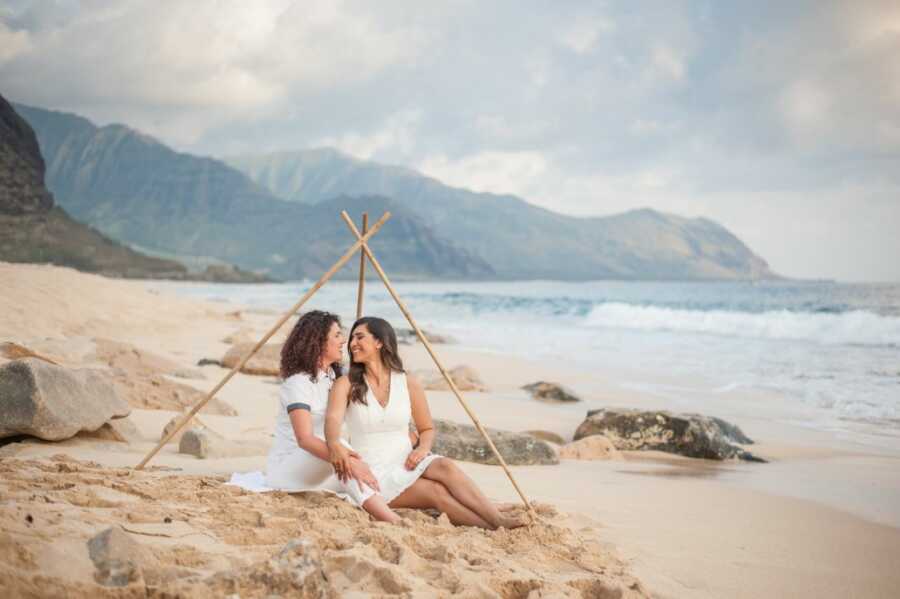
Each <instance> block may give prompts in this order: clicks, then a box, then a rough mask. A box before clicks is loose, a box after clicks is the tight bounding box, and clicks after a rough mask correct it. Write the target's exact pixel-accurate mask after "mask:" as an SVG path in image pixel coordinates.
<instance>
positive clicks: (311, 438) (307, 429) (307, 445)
mask: <svg viewBox="0 0 900 599" xmlns="http://www.w3.org/2000/svg"><path fill="white" fill-rule="evenodd" d="M289 416H290V418H291V427H292V428H293V429H294V438H295V439H297V445H299V446H300V448H301V449H305V450H306V451H308V452H309V453H311V454H313V455H314V456H316V457H317V458H319V459H320V460H325V461H326V462H327V461H329V460H328V458H329V454H328V446H327V445H326V444H325V441H323V440H322V439H320V438H319V437H317V436H315V435H314V434H313V426H312V414H310V413H309V410H304V409H302V408H301V409H296V410H291V412H290V414H289Z"/></svg>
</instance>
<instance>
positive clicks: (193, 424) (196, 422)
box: [159, 415, 208, 443]
mask: <svg viewBox="0 0 900 599" xmlns="http://www.w3.org/2000/svg"><path fill="white" fill-rule="evenodd" d="M181 418H182V416H181V415H179V416H174V417H172V419H171V420H169V423H168V424H166V426H165V427H163V431H162V434H161V435H160V436H159V438H160V440H162V439H163V438H164V437H165V436H166V435H168V434H169V431H171V430H172V429H173V428H175V425H177V424H178V421H179V420H180V419H181ZM192 428H197V429H205V428H208V427H207V426H206V425H205V424H204V423H203V422H201V421H200V419H199V418H197V417H196V416H194V417H193V418H191V419H190V420H188V421H187V423H186V424H185V425H184V426H183V427H181V429H180V430H179V431H178V432H177V433H175V435H174V436H173V437H172V438H171V439H169V443H180V442H181V437H182V435H184V433H185V432H186V431H188V430H190V429H192Z"/></svg>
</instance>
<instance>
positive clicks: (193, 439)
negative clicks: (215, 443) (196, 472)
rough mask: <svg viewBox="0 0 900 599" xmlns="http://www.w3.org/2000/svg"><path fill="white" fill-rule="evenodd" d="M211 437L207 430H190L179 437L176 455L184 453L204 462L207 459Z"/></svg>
mask: <svg viewBox="0 0 900 599" xmlns="http://www.w3.org/2000/svg"><path fill="white" fill-rule="evenodd" d="M211 440H212V435H210V434H209V431H208V430H207V429H199V428H191V429H188V430H186V431H185V432H184V434H182V435H181V440H180V441H179V442H178V453H186V454H188V455H192V456H194V457H197V458H200V459H201V460H205V459H206V458H207V457H209V453H210V444H211V443H210V441H211Z"/></svg>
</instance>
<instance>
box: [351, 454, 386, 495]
mask: <svg viewBox="0 0 900 599" xmlns="http://www.w3.org/2000/svg"><path fill="white" fill-rule="evenodd" d="M350 476H352V477H353V478H355V479H356V480H357V481H359V482H360V483H361V484H363V485H366V486H368V487H369V488H370V489H372V490H373V491H376V492H380V491H381V487H379V486H378V479H377V478H375V475H374V474H372V471H371V470H370V469H369V465H368V464H366V463H365V462H364V461H362V460H361V459H358V458H353V459H351V460H350ZM360 490H362V489H360Z"/></svg>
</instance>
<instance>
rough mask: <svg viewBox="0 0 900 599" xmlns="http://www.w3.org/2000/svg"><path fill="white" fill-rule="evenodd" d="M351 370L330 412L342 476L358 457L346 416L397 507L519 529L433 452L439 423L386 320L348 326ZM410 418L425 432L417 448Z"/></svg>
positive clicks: (333, 451)
mask: <svg viewBox="0 0 900 599" xmlns="http://www.w3.org/2000/svg"><path fill="white" fill-rule="evenodd" d="M348 348H349V351H350V372H349V375H348V376H342V377H340V378H338V379H337V380H336V381H335V383H334V386H333V387H332V391H331V397H330V399H329V403H328V412H327V414H326V416H325V439H326V442H327V444H328V450H329V453H330V460H331V463H332V465H333V466H334V469H335V472H337V474H338V477H339V478H340V479H342V480H348V479H349V477H351V476H352V474H353V467H354V466H353V459H354V458H353V454H352V453H351V452H350V450H349V449H348V448H347V447H346V446H345V445H344V444H342V443H341V442H340V431H341V425H342V423H343V422H344V419H345V416H346V422H347V429H348V432H349V435H350V441H351V442H352V443H353V448H354V450H355V451H357V452H358V455H360V456H361V457H362V459H363V460H365V461H366V463H367V464H368V465H369V467H370V469H371V472H372V474H373V475H374V476H375V478H376V480H377V481H378V486H379V492H380V494H381V496H382V497H383V498H384V500H385V501H386V502H387V503H388V506H389V507H391V508H431V509H437V510H439V511H441V512H443V513H445V514H447V516H448V517H449V518H450V521H451V522H453V523H454V524H457V525H467V526H480V527H482V528H487V529H496V528H498V527H501V526H503V527H507V528H513V527H516V526H521V525H522V524H523V522H522V521H520V520H518V519H515V518H512V517H509V516H506V515H503V514H502V513H501V512H500V511H499V510H498V509H497V506H495V505H494V504H493V503H492V502H491V501H490V500H489V499H488V498H487V497H485V496H484V494H483V493H482V492H481V491H480V490H479V489H478V487H477V486H476V485H475V483H474V482H472V480H471V479H469V477H467V476H466V475H465V473H464V472H463V471H462V470H460V468H459V467H458V466H457V465H456V464H455V463H453V461H452V460H450V459H448V458H445V457H441V456H438V455H434V454H432V453H431V446H432V443H433V442H434V425H433V423H432V420H431V413H430V411H429V409H428V402H427V401H426V399H425V392H424V390H423V389H422V385H421V384H420V383H419V381H418V380H417V379H416V378H415V377H413V376H412V375H409V374H407V373H406V372H405V371H404V369H403V362H402V361H401V360H400V355H399V354H398V352H397V336H396V334H395V333H394V329H393V328H392V327H391V325H390V324H389V323H388V322H387V321H386V320H384V319H382V318H376V317H365V318H360V319H359V320H357V321H356V322H355V323H354V324H353V328H352V329H351V330H350V341H349V343H348ZM410 417H412V419H413V422H414V423H415V426H416V429H417V430H418V432H419V443H418V445H417V446H416V447H415V448H413V446H412V443H411V441H410V438H409V435H408V434H407V431H408V427H409V420H410Z"/></svg>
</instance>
